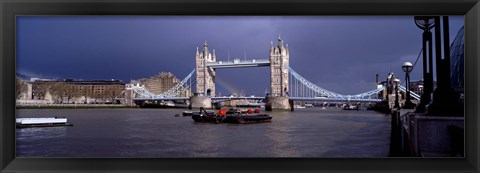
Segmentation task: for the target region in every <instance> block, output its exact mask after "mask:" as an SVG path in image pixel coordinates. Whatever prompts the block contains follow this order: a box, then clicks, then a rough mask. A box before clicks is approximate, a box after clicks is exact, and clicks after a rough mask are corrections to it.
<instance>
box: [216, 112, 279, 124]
mask: <svg viewBox="0 0 480 173" xmlns="http://www.w3.org/2000/svg"><path fill="white" fill-rule="evenodd" d="M271 121H272V116H270V115H267V114H253V115H249V114H243V113H242V114H231V115H227V116H226V117H225V119H224V120H223V122H224V123H232V124H248V123H262V122H271Z"/></svg>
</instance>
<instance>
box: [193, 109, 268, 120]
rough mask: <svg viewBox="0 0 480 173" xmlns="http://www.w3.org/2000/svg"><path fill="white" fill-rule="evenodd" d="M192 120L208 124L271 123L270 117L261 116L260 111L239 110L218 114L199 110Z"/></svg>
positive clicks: (219, 112) (222, 111)
mask: <svg viewBox="0 0 480 173" xmlns="http://www.w3.org/2000/svg"><path fill="white" fill-rule="evenodd" d="M192 119H193V120H194V121H195V122H210V123H216V124H218V123H233V124H248V123H262V122H270V121H272V116H270V115H267V114H261V113H260V109H256V110H252V109H248V110H241V109H230V110H228V111H227V110H220V111H218V113H217V114H216V113H213V114H212V113H211V112H207V111H206V110H205V109H202V108H200V112H199V113H198V114H197V113H194V114H193V115H192Z"/></svg>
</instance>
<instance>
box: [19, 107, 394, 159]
mask: <svg viewBox="0 0 480 173" xmlns="http://www.w3.org/2000/svg"><path fill="white" fill-rule="evenodd" d="M182 111H183V110H182V109H134V108H132V109H130V108H120V109H109V108H105V109H18V110H17V117H18V118H23V117H54V116H57V117H67V118H68V121H69V122H70V123H72V124H74V126H71V127H44V128H22V129H18V128H17V131H16V132H17V139H16V154H17V157H149V158H151V157H155V158H177V157H180V158H184V157H189V158H190V157H262V158H265V157H388V154H389V144H390V116H388V115H387V114H381V113H377V112H374V111H367V110H360V111H354V110H349V111H347V110H340V109H338V108H327V109H321V108H305V109H297V110H295V111H293V112H266V113H268V114H270V115H272V116H273V119H272V122H268V123H260V124H205V123H194V122H193V120H192V118H191V117H175V116H174V115H175V114H178V113H181V112H182Z"/></svg>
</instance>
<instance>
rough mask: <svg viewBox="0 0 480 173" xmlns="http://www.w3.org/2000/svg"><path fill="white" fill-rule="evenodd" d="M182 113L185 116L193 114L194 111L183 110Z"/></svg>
mask: <svg viewBox="0 0 480 173" xmlns="http://www.w3.org/2000/svg"><path fill="white" fill-rule="evenodd" d="M182 115H183V116H192V115H193V112H192V111H183V112H182Z"/></svg>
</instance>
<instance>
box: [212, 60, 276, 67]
mask: <svg viewBox="0 0 480 173" xmlns="http://www.w3.org/2000/svg"><path fill="white" fill-rule="evenodd" d="M263 66H270V60H268V59H252V60H240V59H235V60H233V61H217V62H207V67H210V68H214V69H216V68H234V67H237V68H238V67H263Z"/></svg>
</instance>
